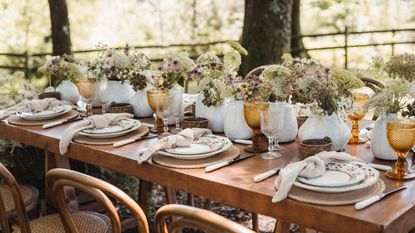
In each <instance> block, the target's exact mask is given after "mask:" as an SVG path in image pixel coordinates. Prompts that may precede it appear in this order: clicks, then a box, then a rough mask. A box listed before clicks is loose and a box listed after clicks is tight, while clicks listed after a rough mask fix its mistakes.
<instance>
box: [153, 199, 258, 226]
mask: <svg viewBox="0 0 415 233" xmlns="http://www.w3.org/2000/svg"><path fill="white" fill-rule="evenodd" d="M169 217H174V218H173V220H172V222H171V223H170V225H169V226H167V224H166V219H167V218H169ZM155 228H156V231H157V232H158V233H179V232H181V231H182V230H183V229H184V228H196V229H198V230H200V231H202V232H209V233H210V232H212V233H213V232H215V233H219V232H220V233H254V231H252V230H250V229H248V228H246V227H244V226H242V225H239V224H238V223H236V222H233V221H231V220H229V219H227V218H224V217H222V216H220V215H218V214H215V213H213V212H210V211H208V210H204V209H199V208H196V207H191V206H185V205H177V204H170V205H165V206H163V207H161V208H160V209H159V210H158V211H157V213H156V216H155Z"/></svg>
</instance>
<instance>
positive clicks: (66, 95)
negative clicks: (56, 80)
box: [56, 80, 80, 104]
mask: <svg viewBox="0 0 415 233" xmlns="http://www.w3.org/2000/svg"><path fill="white" fill-rule="evenodd" d="M56 91H57V92H59V93H60V94H61V100H66V101H68V102H71V103H73V104H76V103H77V102H78V101H79V97H80V95H79V91H78V88H77V87H76V85H75V84H74V83H72V82H71V81H70V80H63V81H62V82H61V83H60V84H59V85H58V86H57V87H56Z"/></svg>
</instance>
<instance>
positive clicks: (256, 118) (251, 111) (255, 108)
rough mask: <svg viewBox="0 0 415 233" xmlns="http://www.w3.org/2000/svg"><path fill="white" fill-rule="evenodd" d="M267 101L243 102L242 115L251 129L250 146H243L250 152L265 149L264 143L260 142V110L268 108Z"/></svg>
mask: <svg viewBox="0 0 415 233" xmlns="http://www.w3.org/2000/svg"><path fill="white" fill-rule="evenodd" d="M268 106H269V103H268V102H252V103H251V102H244V117H245V122H246V124H247V125H248V126H249V127H250V128H251V129H252V146H248V147H246V148H245V151H247V152H250V153H260V152H265V151H267V148H266V147H265V146H264V145H261V144H260V134H261V111H265V110H267V109H268Z"/></svg>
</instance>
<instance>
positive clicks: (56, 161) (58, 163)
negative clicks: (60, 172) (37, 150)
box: [45, 150, 79, 211]
mask: <svg viewBox="0 0 415 233" xmlns="http://www.w3.org/2000/svg"><path fill="white" fill-rule="evenodd" d="M53 168H65V169H71V166H70V164H69V159H68V157H66V156H63V155H57V154H55V153H52V152H49V151H47V150H45V174H46V173H47V172H48V171H49V170H51V169H53ZM45 187H46V196H47V197H48V201H49V202H50V201H51V200H52V199H51V187H48V184H47V183H46V186H45ZM63 192H64V196H65V200H66V201H67V202H68V204H67V206H68V209H69V211H78V210H79V204H78V200H77V198H76V192H75V189H74V188H73V187H64V189H63ZM51 203H52V202H51Z"/></svg>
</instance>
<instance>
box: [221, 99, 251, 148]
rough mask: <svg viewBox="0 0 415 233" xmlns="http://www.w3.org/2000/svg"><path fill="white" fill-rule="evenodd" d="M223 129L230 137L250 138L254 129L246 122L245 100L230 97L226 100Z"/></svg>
mask: <svg viewBox="0 0 415 233" xmlns="http://www.w3.org/2000/svg"><path fill="white" fill-rule="evenodd" d="M223 129H224V132H225V135H226V137H228V138H230V139H233V140H234V139H250V138H251V137H252V130H251V128H249V126H248V125H247V124H246V122H245V117H244V101H243V100H233V99H229V100H227V101H226V110H225V119H224V122H223Z"/></svg>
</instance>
